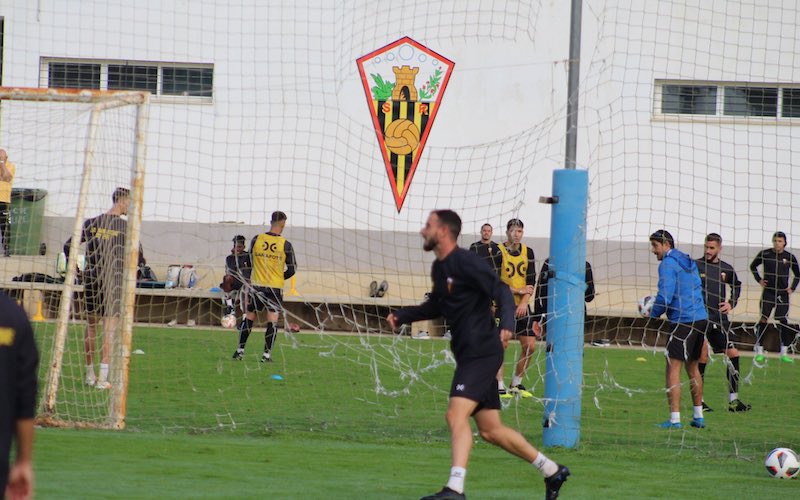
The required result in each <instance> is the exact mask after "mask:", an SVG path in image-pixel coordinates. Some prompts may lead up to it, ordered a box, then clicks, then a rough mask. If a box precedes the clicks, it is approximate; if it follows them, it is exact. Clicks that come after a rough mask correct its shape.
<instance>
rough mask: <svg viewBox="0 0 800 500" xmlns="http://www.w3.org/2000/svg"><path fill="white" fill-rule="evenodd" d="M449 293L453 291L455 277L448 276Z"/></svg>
mask: <svg viewBox="0 0 800 500" xmlns="http://www.w3.org/2000/svg"><path fill="white" fill-rule="evenodd" d="M447 293H453V278H447Z"/></svg>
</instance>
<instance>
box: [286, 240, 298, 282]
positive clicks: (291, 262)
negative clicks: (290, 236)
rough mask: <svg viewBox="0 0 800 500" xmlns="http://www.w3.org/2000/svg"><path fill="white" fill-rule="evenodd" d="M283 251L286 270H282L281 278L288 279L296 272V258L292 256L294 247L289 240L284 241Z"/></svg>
mask: <svg viewBox="0 0 800 500" xmlns="http://www.w3.org/2000/svg"><path fill="white" fill-rule="evenodd" d="M283 252H284V253H285V254H286V270H285V271H284V272H283V279H285V280H288V279H289V278H291V277H292V276H294V273H295V272H297V259H296V258H295V256H294V247H292V244H291V243H289V240H286V242H285V243H284V245H283Z"/></svg>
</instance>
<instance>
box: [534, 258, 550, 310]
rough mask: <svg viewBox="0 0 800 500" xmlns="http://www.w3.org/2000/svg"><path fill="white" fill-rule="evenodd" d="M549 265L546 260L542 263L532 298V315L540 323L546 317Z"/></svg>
mask: <svg viewBox="0 0 800 500" xmlns="http://www.w3.org/2000/svg"><path fill="white" fill-rule="evenodd" d="M549 274H550V263H549V260H548V259H545V260H544V263H542V269H541V271H539V280H538V282H537V284H536V291H535V294H534V296H533V315H534V316H536V320H537V321H541V320H542V318H543V317H545V316H546V315H547V282H548V280H549V279H550V276H549Z"/></svg>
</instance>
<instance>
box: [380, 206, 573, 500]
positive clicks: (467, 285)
mask: <svg viewBox="0 0 800 500" xmlns="http://www.w3.org/2000/svg"><path fill="white" fill-rule="evenodd" d="M460 232H461V218H460V217H459V216H458V214H456V213H455V212H453V211H452V210H435V211H433V212H431V214H430V216H429V217H428V221H427V222H426V224H425V227H424V228H422V231H421V234H422V237H423V239H424V245H423V248H424V249H425V251H433V252H434V254H436V260H434V262H433V265H432V266H431V277H432V278H433V289H432V290H431V293H430V295H429V296H428V298H427V299H426V300H425V302H423V303H422V304H421V305H418V306H413V307H406V308H403V309H400V310H398V311H395V312H393V313H390V314H389V315H388V316H387V317H386V321H387V323H388V324H389V326H390V327H391V328H392V329H394V328H397V327H398V326H399V325H402V324H410V323H411V322H413V321H421V320H429V319H434V318H437V317H440V316H443V317H444V318H445V319H446V320H447V322H448V324H449V325H450V328H451V330H452V334H453V335H452V340H451V341H450V347H451V349H452V351H453V356H454V357H455V359H456V371H455V373H454V374H453V381H452V383H451V385H450V399H449V402H448V405H447V415H446V418H447V424H448V427H449V428H450V444H451V446H450V450H451V468H450V477H449V479H448V481H447V485H446V486H445V487H444V488H442V490H441V491H439V492H438V493H434V494H433V495H429V496H426V497H424V498H423V500H435V499H462V498H466V496H465V495H464V479H465V476H466V474H467V462H468V460H469V455H470V452H471V451H472V441H473V437H472V428H471V427H470V423H469V418H470V416H471V417H472V418H473V419H474V420H475V423H476V424H477V426H478V432H479V433H480V435H481V437H482V438H483V439H484V440H486V441H487V442H489V443H491V444H494V445H495V446H498V447H500V448H502V449H504V450H506V451H507V452H509V453H511V454H513V455H515V456H518V457H520V458H522V459H523V460H525V461H527V462H528V463H530V464H532V465H533V466H534V467H536V469H538V470H539V472H541V474H542V475H543V476H544V478H545V479H544V483H545V491H546V498H547V499H554V498H557V497H558V492H559V490H560V489H561V486H562V484H563V483H564V481H566V480H567V476H569V475H570V471H569V469H568V468H567V467H564V466H563V465H559V464H557V463H555V462H554V461H552V460H550V459H549V458H547V457H546V456H544V454H543V453H541V452H539V451H538V450H537V449H536V448H534V447H533V445H531V444H530V443H529V442H528V441H527V440H526V439H525V437H524V436H523V435H522V434H520V433H519V432H517V431H516V430H514V429H511V428H509V427H506V426H505V425H503V422H502V420H501V419H500V398H499V397H498V394H497V390H496V385H495V374H496V373H497V370H498V368H499V367H500V365H502V364H503V345H502V342H501V339H506V340H507V339H509V338H510V337H511V328H512V325H513V324H514V305H513V301H512V299H511V294H510V293H509V290H508V287H507V286H505V285H504V284H502V283H501V282H500V280H499V279H498V277H497V274H496V273H494V272H492V269H491V268H490V267H489V266H488V265H486V263H485V261H483V260H482V259H480V258H478V257H477V256H476V255H475V254H474V253H473V252H469V251H467V250H464V249H462V248H459V247H458V245H457V244H456V240H457V239H458V235H459V233H460ZM493 300H494V303H495V304H496V307H497V311H498V312H499V314H498V316H499V319H500V331H499V332H498V327H497V325H496V324H495V322H494V320H493V317H492V316H493V314H492V301H493Z"/></svg>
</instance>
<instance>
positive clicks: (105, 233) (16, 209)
mask: <svg viewBox="0 0 800 500" xmlns="http://www.w3.org/2000/svg"><path fill="white" fill-rule="evenodd" d="M147 100H148V95H147V94H146V93H142V92H124V91H123V92H114V91H105V92H104V91H90V90H65V89H29V88H0V103H1V104H0V106H2V108H0V134H1V137H2V138H1V139H0V142H2V144H3V145H4V147H5V148H6V149H7V151H10V152H11V155H13V156H11V155H10V158H9V161H12V163H14V164H15V167H17V168H18V169H19V171H18V172H15V173H20V174H23V170H24V174H23V175H20V177H22V178H24V179H26V182H29V183H30V184H23V186H29V187H22V186H20V187H18V188H17V187H15V189H14V191H13V192H12V201H11V220H10V223H11V229H12V230H11V231H10V237H9V241H8V242H7V244H8V249H9V258H8V259H6V262H5V265H4V271H5V273H6V275H14V278H12V279H11V281H10V282H6V281H4V285H3V287H4V288H5V287H9V291H11V292H12V293H14V294H15V295H16V296H17V298H18V299H19V301H20V302H21V303H24V305H25V307H26V308H27V309H28V311H29V313H30V314H31V315H32V317H33V319H34V320H36V321H40V322H42V323H41V324H40V328H39V329H37V340H38V343H39V345H40V349H41V350H42V352H43V354H44V357H43V359H42V363H41V365H40V380H41V391H40V393H41V395H42V399H41V404H40V408H39V412H38V415H39V417H38V418H39V421H40V422H41V423H43V424H47V425H77V426H96V427H111V428H121V427H122V426H123V425H124V417H125V399H126V393H127V377H128V364H129V359H130V342H131V331H132V326H133V306H134V289H135V284H136V272H137V259H138V241H139V228H140V224H141V196H142V188H143V180H144V162H143V158H144V154H145V151H144V146H145V144H144V125H145V123H146V115H145V110H146V105H147ZM54 180H55V182H53V181H54ZM42 185H46V186H48V188H49V191H48V190H47V189H37V188H36V186H42ZM54 188H55V189H54ZM137 200H138V201H137ZM39 204H46V205H47V207H48V208H49V210H50V211H51V213H57V214H59V216H60V217H59V219H60V220H52V218H50V220H44V217H43V215H44V214H43V209H42V208H41V207H37V205H39ZM50 225H53V226H55V227H48V226H50ZM43 226H44V227H43ZM44 233H50V235H49V236H50V237H49V238H48V240H49V241H45V237H44ZM54 235H57V236H56V238H55V241H52V240H53V236H54ZM58 236H61V237H62V238H61V239H60V238H58ZM48 243H49V249H48ZM84 325H86V326H84Z"/></svg>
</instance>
